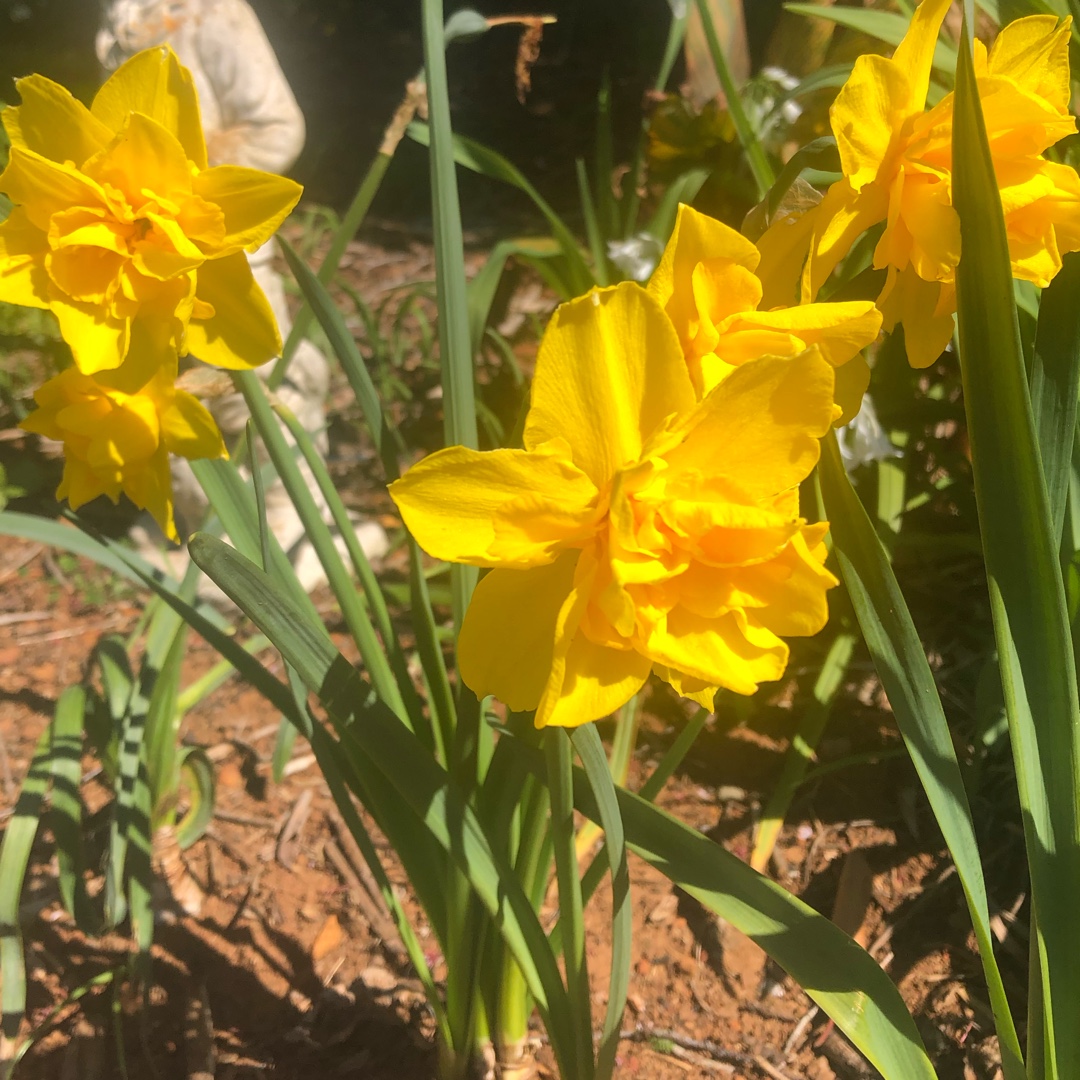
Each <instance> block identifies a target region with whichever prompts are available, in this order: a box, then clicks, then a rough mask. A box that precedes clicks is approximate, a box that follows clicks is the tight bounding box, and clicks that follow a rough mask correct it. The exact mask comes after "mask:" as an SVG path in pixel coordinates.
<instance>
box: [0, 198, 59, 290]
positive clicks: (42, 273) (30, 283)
mask: <svg viewBox="0 0 1080 1080" xmlns="http://www.w3.org/2000/svg"><path fill="white" fill-rule="evenodd" d="M48 250H49V243H48V238H47V237H46V235H45V233H44V232H42V231H41V229H39V228H38V227H37V226H36V225H34V224H33V222H31V221H30V219H29V217H28V216H27V214H26V211H25V210H24V209H23V208H22V207H21V206H16V207H15V208H14V209H13V210H12V211H11V214H10V215H9V216H8V219H7V221H4V222H0V301H3V302H4V303H7V304H21V305H22V306H23V307H36V308H47V307H48V306H49V275H48V273H47V272H46V269H45V255H46V253H47V252H48Z"/></svg>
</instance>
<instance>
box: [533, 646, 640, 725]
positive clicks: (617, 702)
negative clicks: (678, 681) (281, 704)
mask: <svg viewBox="0 0 1080 1080" xmlns="http://www.w3.org/2000/svg"><path fill="white" fill-rule="evenodd" d="M564 665H565V666H564V669H563V675H562V685H561V688H560V692H559V695H558V697H555V696H554V695H552V696H551V697H550V698H548V699H546V700H542V701H541V703H540V707H539V708H538V709H537V711H536V726H537V727H580V726H581V725H582V724H589V723H592V722H593V721H594V720H603V719H604V717H605V716H610V715H611V714H612V713H613V712H615V710H616V709H619V708H621V707H622V706H623V705H625V704H626V703H627V702H628V701H629V700H630V699H631V698H632V697H633V696H634V695H635V694H636V693H637V692H638V691H639V690H640V689H641V688H642V686H644V685H645V680H646V679H648V677H649V673H650V672H651V671H652V661H651V660H650V659H649V658H648V657H647V656H643V655H642V654H641V653H639V652H635V651H634V650H633V649H612V648H609V647H608V646H606V645H597V644H595V643H594V642H592V641H590V640H589V639H588V638H587V637H586V636H585V635H584V634H581V633H579V634H576V635H575V636H574V638H573V639H572V640H571V642H570V646H569V648H568V649H567V650H566V657H565V661H564Z"/></svg>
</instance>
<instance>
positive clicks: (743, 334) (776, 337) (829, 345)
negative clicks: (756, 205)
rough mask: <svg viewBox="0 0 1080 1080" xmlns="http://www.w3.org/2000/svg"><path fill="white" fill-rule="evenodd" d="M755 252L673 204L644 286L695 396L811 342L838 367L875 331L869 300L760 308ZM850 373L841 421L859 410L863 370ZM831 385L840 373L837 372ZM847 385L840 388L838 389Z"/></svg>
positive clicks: (718, 225) (877, 322)
mask: <svg viewBox="0 0 1080 1080" xmlns="http://www.w3.org/2000/svg"><path fill="white" fill-rule="evenodd" d="M760 261H761V253H760V252H759V251H758V249H757V248H756V247H755V246H754V244H753V243H751V242H750V241H749V240H747V239H746V237H745V236H743V235H742V234H741V233H738V232H736V231H735V230H734V229H732V228H731V227H730V226H728V225H725V224H723V223H722V222H720V221H717V220H715V219H714V218H711V217H707V216H706V215H705V214H702V213H699V212H698V211H697V210H695V209H693V207H690V206H686V205H680V206H679V214H678V218H677V219H676V222H675V231H674V232H673V233H672V234H671V239H670V240H669V241H668V245H667V248H666V249H665V250H664V254H663V257H662V258H661V260H660V263H659V265H658V266H657V268H656V271H655V272H654V273H653V276H652V278H651V280H650V281H649V285H648V289H649V292H650V293H651V294H652V295H653V296H654V297H655V298H656V300H657V301H658V302H659V303H660V306H661V307H663V308H664V310H665V311H666V312H667V315H668V317H669V318H670V319H671V321H672V323H673V324H674V326H675V329H676V331H677V333H678V335H679V341H680V342H681V344H682V348H683V352H684V354H685V356H686V362H687V364H688V366H689V369H690V379H691V381H692V382H693V384H694V389H695V390H696V391H697V393H698V396H699V397H700V396H703V395H705V394H707V393H708V392H709V391H710V390H712V388H713V387H714V386H716V385H717V384H718V383H719V382H721V381H722V380H723V379H725V378H727V376H728V375H730V374H731V373H732V372H733V371H734V370H735V369H736V368H737V367H740V366H741V365H743V364H745V363H746V362H747V361H749V360H752V359H755V358H757V357H759V356H796V355H798V354H799V353H801V352H804V351H805V350H806V349H808V348H809V347H810V346H811V345H816V346H818V348H819V349H820V350H821V355H822V356H823V357H824V358H825V359H826V360H827V361H828V362H829V363H830V364H832V365H833V367H836V368H839V367H840V366H841V365H843V364H847V362H848V361H849V360H851V359H853V358H854V357H856V356H857V355H858V353H859V352H860V350H862V349H863V348H865V347H866V346H867V345H869V344H870V342H872V341H873V340H874V338H876V337H877V335H878V331H879V330H880V329H881V313H880V312H879V311H878V310H877V308H876V307H875V306H874V304H873V302H872V301H870V300H856V301H850V302H847V303H836V304H804V305H801V306H797V307H782V306H777V307H774V308H772V309H771V310H764V311H763V310H759V308H760V307H761V304H762V299H763V295H764V288H765V287H764V284H763V282H762V281H761V279H760V278H759V277H758V275H757V273H756V271H757V270H758V265H759V263H760ZM845 374H851V375H853V376H854V378H853V385H852V391H853V392H852V395H851V396H852V397H853V398H854V401H850V402H849V401H846V400H845V401H841V406H842V407H843V411H844V413H845V416H846V418H847V419H850V418H851V417H852V416H854V414H855V413H856V412H858V404H859V401H860V400H861V398H862V394H863V391H864V390H865V389H866V382H867V381H868V379H869V369H868V368H867V367H866V366H865V364H860V365H857V374H856V371H855V369H853V370H852V371H851V372H847V373H845ZM837 380H838V389H839V383H840V376H839V375H838V376H837ZM845 389H846V387H845Z"/></svg>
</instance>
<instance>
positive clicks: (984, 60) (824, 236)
mask: <svg viewBox="0 0 1080 1080" xmlns="http://www.w3.org/2000/svg"><path fill="white" fill-rule="evenodd" d="M950 2H951V0H923V2H922V3H921V4H920V5H919V7H918V8H916V10H915V14H914V16H913V18H912V20H911V26H910V28H909V29H908V32H907V34H906V36H905V37H904V39H903V41H902V42H901V43H900V45H899V46H897V49H896V52H895V53H894V54H893V56H892V58H891V59H887V58H885V57H882V56H860V57H859V58H858V60H856V62H855V67H854V70H853V71H852V74H851V77H850V78H849V79H848V81H847V83H845V85H844V87H843V89H842V90H841V91H840V93H839V94H838V95H837V98H836V101H835V102H834V104H833V106H832V110H831V120H832V128H833V133H834V134H835V136H836V142H837V146H838V148H839V151H840V161H841V164H842V167H843V171H844V178H843V179H842V180H839V181H838V182H837V183H835V184H833V186H832V187H831V188H830V189H829V191H828V192H827V193H826V195H825V198H824V200H823V202H822V203H821V205H820V207H818V209H817V210H816V211H814V212H813V213H814V214H815V221H814V223H813V238H812V241H811V249H810V257H809V259H808V261H807V265H806V272H805V276H804V279H803V295H804V298H806V299H809V298H813V297H815V296H816V295H817V292H818V290H819V289H820V287H821V286H822V284H823V283H824V282H825V280H826V278H827V277H828V276H829V274H830V273H831V272H832V270H833V269H834V268H835V267H836V265H837V264H838V263H839V262H840V260H841V259H843V258H844V256H845V255H847V253H848V252H849V251H850V250H851V247H852V244H853V243H854V242H855V240H856V239H857V238H858V237H859V236H860V235H861V234H862V233H864V232H865V231H866V230H867V229H869V228H871V227H872V226H875V225H878V224H880V223H884V225H885V228H884V231H883V232H882V234H881V237H880V239H879V240H878V242H877V246H876V248H875V250H874V266H875V267H877V268H878V269H884V270H887V272H888V273H887V278H886V282H885V287H884V289H883V290H882V292H881V295H880V296H879V298H878V306H879V307H880V309H881V311H882V314H883V316H884V319H885V328H886V329H887V330H891V329H892V328H893V327H894V326H895V325H896V324H897V323H900V324H902V325H903V327H904V335H905V340H906V345H907V354H908V360H909V361H910V363H911V364H912V365H913V366H914V367H926V366H927V365H929V364H932V363H933V362H934V361H935V360H936V359H937V357H938V356H939V355H940V353H941V351H942V350H943V349H944V347H945V345H946V344H947V343H948V341H949V339H950V338H951V336H952V333H953V314H954V312H955V310H956V285H955V271H956V266H957V264H958V263H959V261H960V255H961V252H960V220H959V217H958V216H957V213H956V210H955V209H954V208H953V201H952V136H953V102H954V97H953V94H948V95H946V96H945V97H944V98H942V100H941V101H940V102H939V103H938V104H937V105H935V106H934V107H933V108H931V109H929V110H927V109H926V98H927V92H928V89H929V86H930V69H931V66H932V62H933V56H934V49H935V46H936V44H937V37H938V32H939V30H940V28H941V24H942V21H943V20H944V18H945V14H946V12H947V11H948V9H949V6H950ZM1070 24H1071V20H1069V19H1064V20H1058V19H1057V18H1056V17H1055V16H1052V15H1032V16H1029V17H1027V18H1023V19H1017V20H1016V21H1014V22H1010V23H1008V24H1007V25H1006V26H1005V27H1003V28H1002V30H1001V33H1000V34H999V35H998V37H997V39H996V40H995V42H994V44H993V46H992V48H991V49H990V50H989V52H987V50H986V47H985V46H984V45H983V44H982V43H981V42H979V41H976V42H975V71H976V75H977V77H978V86H979V96H980V99H981V102H982V109H983V116H984V118H985V122H986V129H987V136H988V138H989V142H990V151H991V155H992V157H993V161H994V171H995V175H996V177H997V182H998V187H999V189H1000V192H1001V200H1002V206H1003V209H1004V212H1005V222H1006V228H1007V232H1008V238H1009V253H1010V256H1011V258H1012V271H1013V276H1014V277H1018V278H1022V279H1024V280H1026V281H1031V282H1033V283H1034V284H1035V285H1038V286H1040V287H1044V286H1046V285H1048V284H1049V283H1050V281H1051V280H1052V279H1053V277H1054V276H1055V275H1056V274H1057V272H1058V271H1059V270H1060V269H1061V256H1062V255H1063V254H1064V253H1066V252H1069V251H1076V250H1078V249H1080V179H1078V177H1077V174H1076V171H1075V170H1074V169H1072V168H1070V167H1068V166H1066V165H1061V164H1058V163H1056V162H1053V161H1049V160H1047V159H1046V158H1044V157H1043V152H1044V151H1045V150H1047V149H1048V148H1049V147H1051V146H1053V145H1054V144H1055V143H1056V142H1058V141H1059V140H1060V139H1062V138H1064V137H1065V136H1067V135H1070V134H1072V133H1073V132H1075V131H1076V122H1075V120H1074V119H1073V117H1072V115H1071V114H1070V113H1069V93H1070V83H1069V51H1068V50H1069V32H1070Z"/></svg>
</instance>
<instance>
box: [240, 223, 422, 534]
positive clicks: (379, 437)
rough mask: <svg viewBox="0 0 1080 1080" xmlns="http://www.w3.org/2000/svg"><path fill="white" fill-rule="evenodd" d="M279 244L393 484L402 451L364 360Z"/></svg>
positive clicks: (318, 289) (325, 297) (313, 283)
mask: <svg viewBox="0 0 1080 1080" xmlns="http://www.w3.org/2000/svg"><path fill="white" fill-rule="evenodd" d="M279 243H280V244H281V251H282V254H283V255H284V256H285V261H286V262H287V263H288V264H289V270H290V271H291V272H292V275H293V277H294V278H296V283H297V284H298V285H299V286H300V291H301V292H302V293H303V294H304V299H305V300H306V301H307V302H308V303H309V304H310V305H311V310H312V311H313V312H314V314H315V318H316V319H318V321H319V325H320V326H321V327H322V329H323V332H324V333H325V334H326V336H327V338H328V339H329V341H330V347H331V348H332V349H333V351H334V355H335V356H336V357H337V358H338V362H339V363H340V364H341V367H342V370H343V371H344V372H345V377H346V378H347V379H348V380H349V386H351V387H352V391H353V393H354V394H355V395H356V400H357V402H359V404H360V410H361V412H363V414H364V419H365V420H366V421H367V425H368V433H369V434H370V435H371V439H372V441H373V442H374V443H375V449H376V450H378V452H379V458H380V460H381V461H382V463H383V470H384V472H385V474H386V480H387V482H389V481H391V480H396V479H397V477H398V463H397V455H398V454H399V453H400V452H401V450H402V446H401V442H400V439H399V438H398V435H397V432H396V431H394V430H393V429H392V428H391V427H390V425H389V423H388V422H387V419H386V417H385V416H384V414H383V409H382V403H381V402H380V401H379V394H378V391H377V390H376V389H375V384H374V383H373V382H372V381H371V375H370V373H369V372H368V369H367V365H366V364H365V363H364V358H363V357H362V356H361V355H360V350H359V349H358V348H357V347H356V342H355V341H354V340H353V336H352V334H351V333H350V332H349V328H348V327H347V326H346V325H345V319H344V318H343V317H342V314H341V312H340V311H338V309H337V306H336V305H335V304H334V301H333V300H332V299H331V298H330V294H329V293H328V292H327V291H326V288H325V287H324V286H323V284H322V282H320V281H319V280H318V279H317V278H316V277H315V275H314V274H313V273H312V272H311V269H310V268H309V267H308V265H307V263H305V262H304V260H303V259H301V258H300V256H299V255H297V253H296V252H295V251H294V250H293V248H292V247H291V246H290V245H289V244H288V243H286V242H285V241H284V240H279ZM230 535H231V534H230Z"/></svg>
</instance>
